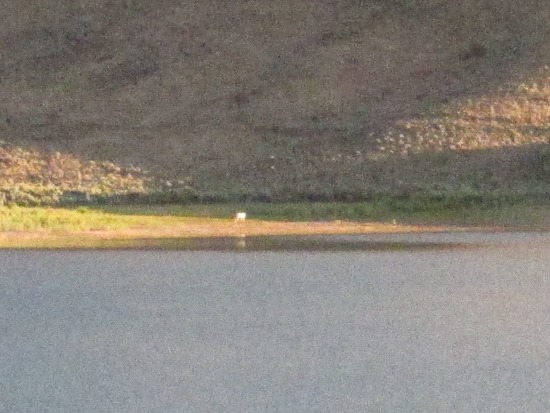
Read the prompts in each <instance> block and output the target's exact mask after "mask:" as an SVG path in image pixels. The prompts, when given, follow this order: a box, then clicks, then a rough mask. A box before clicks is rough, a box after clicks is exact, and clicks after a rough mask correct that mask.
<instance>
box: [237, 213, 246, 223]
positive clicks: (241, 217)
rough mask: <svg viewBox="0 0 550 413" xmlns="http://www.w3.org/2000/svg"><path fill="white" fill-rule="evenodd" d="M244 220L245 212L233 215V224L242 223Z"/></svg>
mask: <svg viewBox="0 0 550 413" xmlns="http://www.w3.org/2000/svg"><path fill="white" fill-rule="evenodd" d="M245 219H246V212H237V214H236V215H235V222H244V220H245Z"/></svg>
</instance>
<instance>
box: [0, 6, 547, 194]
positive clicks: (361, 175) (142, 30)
mask: <svg viewBox="0 0 550 413" xmlns="http://www.w3.org/2000/svg"><path fill="white" fill-rule="evenodd" d="M2 7H3V10H2V12H3V17H4V18H3V24H2V26H0V55H1V59H0V87H1V88H2V100H1V101H0V139H1V140H3V141H5V142H8V143H10V144H12V145H13V146H14V147H22V148H34V149H33V150H32V151H29V152H28V153H29V154H30V153H32V154H33V155H28V156H29V157H30V158H32V157H37V158H36V159H41V160H40V161H37V162H38V164H40V166H39V167H38V169H39V170H40V172H39V173H38V174H37V173H36V172H33V171H30V172H21V171H19V172H17V173H16V176H18V177H23V176H25V177H26V178H25V179H26V181H25V180H23V181H21V182H33V179H34V180H36V179H38V180H40V179H42V178H36V176H45V178H43V179H44V181H43V182H45V183H47V182H50V181H51V182H52V183H53V184H54V185H57V184H55V180H56V179H57V178H56V177H57V176H58V175H56V173H58V172H56V171H60V169H59V168H57V167H56V166H55V165H54V164H55V162H57V161H56V160H55V156H54V155H53V153H55V152H56V151H57V152H60V153H63V154H71V155H62V157H63V159H65V160H66V162H65V163H64V164H63V167H62V168H61V170H63V171H64V172H63V173H64V178H67V179H68V176H69V175H70V174H71V173H72V172H70V171H75V170H80V174H81V179H82V180H85V178H84V177H85V176H88V175H90V174H91V175H93V176H94V177H93V178H91V179H90V180H89V182H90V187H91V188H96V186H94V185H96V184H97V182H98V179H99V181H102V179H103V178H96V177H95V175H94V174H95V172H89V171H90V168H92V166H91V165H92V164H90V163H89V162H91V161H96V162H98V163H97V164H96V165H103V162H104V161H109V162H112V163H111V164H109V165H111V166H109V167H107V168H106V169H105V172H106V173H107V175H109V174H111V175H109V176H111V177H112V176H116V177H117V178H116V180H118V181H117V182H118V183H116V184H113V188H114V187H116V191H119V190H123V191H126V190H133V189H130V188H133V187H132V185H137V186H138V187H140V185H141V181H133V180H130V181H126V180H125V179H126V178H124V176H126V175H125V174H124V173H119V172H113V168H116V167H115V166H114V164H116V165H126V166H127V167H128V166H130V165H136V166H138V167H139V168H141V169H147V170H150V171H151V173H152V174H153V175H155V176H160V177H163V178H164V179H165V180H169V181H170V185H173V184H174V182H176V183H177V182H178V181H180V182H182V184H181V185H182V186H185V187H188V186H190V185H191V186H193V187H195V188H197V189H198V190H200V191H201V192H204V193H217V194H219V193H220V192H221V193H223V192H224V191H228V188H230V189H229V190H230V191H234V192H236V193H239V194H243V196H245V197H246V196H252V197H254V198H255V199H265V200H272V199H284V198H285V197H294V198H300V199H310V198H312V199H324V198H328V199H343V200H346V199H348V198H364V197H368V196H369V194H371V195H372V194H376V193H379V192H384V191H385V192H392V193H402V192H411V191H413V192H414V191H415V190H422V191H428V190H429V191H434V190H435V191H439V190H442V188H443V189H446V188H451V189H453V188H454V189H457V188H466V190H467V191H470V190H475V191H482V190H490V191H494V190H498V189H502V188H504V189H506V190H508V189H511V190H516V189H517V188H525V187H527V186H528V187H532V188H534V189H533V191H534V192H540V187H543V188H544V187H546V188H547V184H546V182H547V179H548V177H549V176H548V172H549V170H550V166H549V165H548V159H547V158H548V156H547V149H545V146H544V145H546V144H547V143H548V141H549V139H550V132H549V131H550V112H549V107H550V73H549V71H548V68H547V65H548V63H549V62H550V32H548V30H547V27H548V21H550V3H548V2H547V1H544V0H526V1H523V2H515V1H513V0H504V1H502V0H498V1H497V0H457V1H453V2H449V1H442V0H423V1H420V0H396V1H391V2H382V1H358V0H357V1H356V0H334V1H332V0H331V1H328V0H326V1H325V0H323V1H318V0H304V1H299V2H296V1H290V0H282V1H278V2H263V1H259V0H246V1H245V0H237V1H232V2H219V1H216V0H205V1H201V2H192V1H172V0H161V1H155V2H153V1H150V0H124V1H119V2H114V1H111V0H93V1H91V0H90V1H79V2H67V1H63V0H47V1H43V0H28V1H25V2H23V3H17V5H16V3H13V4H11V3H10V2H7V3H6V4H3V6H2ZM531 144H537V145H539V146H535V147H530V148H529V147H527V146H528V145H531ZM25 150H26V149H25ZM36 151H40V153H41V155H38V152H36ZM434 151H436V152H437V151H439V152H445V153H446V154H445V155H443V156H439V155H436V156H435V157H434V156H431V155H429V156H427V157H425V158H422V157H421V155H422V154H423V153H425V152H434ZM466 151H473V152H474V153H471V154H470V153H467V152H466ZM545 151H546V152H545ZM22 157H23V158H25V157H27V155H22ZM30 158H29V159H30ZM52 162H53V163H52ZM75 163H77V164H78V166H74V164H75ZM38 164H37V163H35V166H36V165H38ZM52 165H53V166H52ZM503 165H504V166H506V168H504V170H503ZM50 167H51V170H50ZM3 168H4V166H3ZM17 168H23V166H21V165H20V166H17ZM98 168H99V169H97V168H96V169H93V168H92V169H93V170H94V171H99V170H103V169H101V168H103V167H98ZM87 171H88V172H87ZM113 174H114V175H113ZM8 175H10V176H8ZM10 179H12V180H13V182H15V181H17V182H19V180H18V179H19V178H14V177H12V176H11V173H10V172H8V169H7V167H6V169H4V170H3V172H2V176H1V177H0V184H1V185H2V186H3V187H9V186H11V185H12V183H11V181H10ZM108 179H111V178H108ZM41 182H42V181H41ZM119 183H124V185H126V184H128V185H129V188H126V189H121V188H119V187H117V185H118V184H119ZM59 185H62V186H63V185H64V187H66V188H71V189H73V188H77V189H78V188H81V187H83V186H86V185H84V184H83V183H82V182H80V181H78V180H76V181H75V180H72V181H71V183H67V182H65V183H62V184H61V183H60V184H59ZM218 197H219V196H218ZM228 197H231V194H229V195H228ZM221 198H222V199H223V196H221Z"/></svg>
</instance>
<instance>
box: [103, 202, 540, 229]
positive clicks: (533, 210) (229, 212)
mask: <svg viewBox="0 0 550 413" xmlns="http://www.w3.org/2000/svg"><path fill="white" fill-rule="evenodd" d="M99 210H100V211H104V212H107V213H111V214H122V215H125V216H127V215H150V216H167V215H168V216H173V217H195V218H222V219H224V218H231V217H233V216H234V215H235V212H236V211H246V212H247V214H248V216H249V217H250V218H253V219H260V220H267V221H334V220H346V221H358V222H392V221H394V220H395V221H398V222H399V223H402V224H426V225H447V224H448V225H461V226H502V227H510V228H520V227H521V228H523V227H526V228H532V229H537V228H542V227H548V225H549V224H550V219H549V218H548V216H549V213H550V204H549V203H546V202H541V201H534V200H518V201H516V202H511V201H506V200H500V201H496V200H493V201H487V200H486V201H485V202H474V203H470V202H467V201H464V200H461V201H456V200H454V201H453V200H448V199H444V200H433V199H431V200H426V199H425V200H420V199H414V200H411V199H403V200H396V199H390V198H388V199H381V200H378V201H371V202H351V203H344V202H309V203H306V202H301V203H300V202H295V203H231V204H208V205H199V204H192V205H158V206H154V205H153V206H102V207H100V209H99Z"/></svg>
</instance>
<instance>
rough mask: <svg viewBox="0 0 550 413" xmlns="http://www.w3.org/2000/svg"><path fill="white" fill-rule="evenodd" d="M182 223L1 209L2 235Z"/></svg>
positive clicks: (165, 219) (86, 211)
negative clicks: (11, 232) (10, 232)
mask: <svg viewBox="0 0 550 413" xmlns="http://www.w3.org/2000/svg"><path fill="white" fill-rule="evenodd" d="M176 221H178V219H177V217H173V216H149V217H147V218H146V219H144V218H143V217H141V216H139V215H137V214H120V213H109V212H105V211H101V210H93V209H89V208H86V207H79V208H76V209H63V208H44V207H17V206H14V207H0V232H8V231H16V232H36V231H38V232H40V231H71V232H74V231H101V230H119V229H125V228H157V227H163V226H167V225H170V224H171V223H175V222H176Z"/></svg>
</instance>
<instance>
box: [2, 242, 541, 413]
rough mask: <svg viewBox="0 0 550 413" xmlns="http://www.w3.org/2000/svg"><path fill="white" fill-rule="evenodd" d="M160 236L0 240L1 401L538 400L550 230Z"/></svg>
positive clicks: (320, 405) (130, 407)
mask: <svg viewBox="0 0 550 413" xmlns="http://www.w3.org/2000/svg"><path fill="white" fill-rule="evenodd" d="M169 247H170V248H169V249H167V250H163V249H161V248H159V249H156V248H147V249H141V250H139V249H138V250H115V249H113V250H102V251H100V250H88V251H86V250H83V251H31V250H23V251H16V250H0V332H1V336H0V412H2V413H7V412H388V413H390V412H391V413H395V412H453V413H456V412H499V413H502V412H541V413H542V412H544V413H547V412H548V411H550V277H549V274H550V270H549V268H550V234H548V233H543V232H541V233H443V234H409V235H369V236H338V237H302V238H300V237H295V238H272V239H249V238H244V237H243V238H238V239H225V240H219V241H217V242H215V243H214V244H212V245H209V244H208V242H207V241H205V240H200V241H197V242H196V243H195V244H193V245H190V244H188V243H186V242H183V241H182V243H181V248H178V247H177V245H175V244H174V243H171V244H170V245H169ZM185 248H186V249H185Z"/></svg>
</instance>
